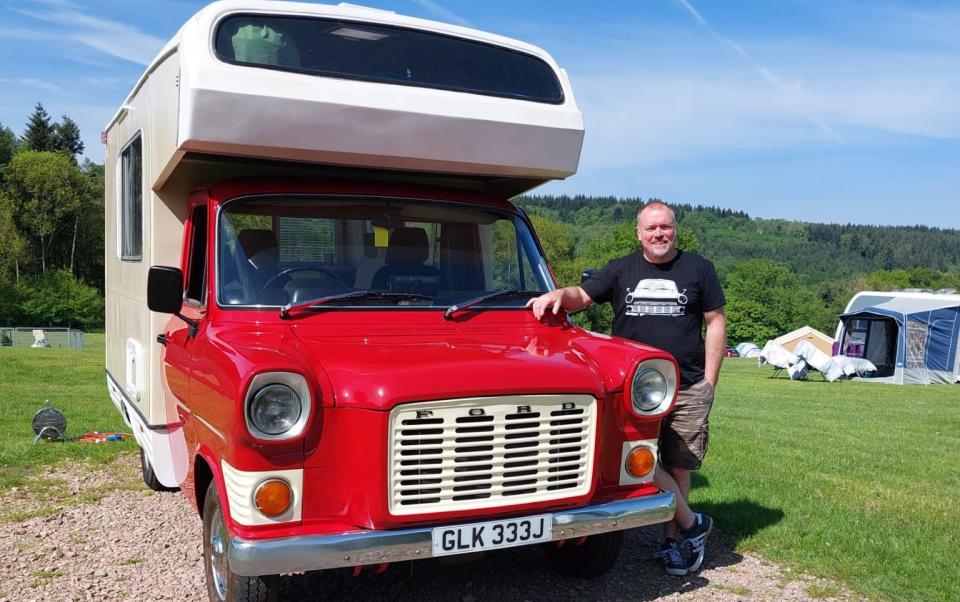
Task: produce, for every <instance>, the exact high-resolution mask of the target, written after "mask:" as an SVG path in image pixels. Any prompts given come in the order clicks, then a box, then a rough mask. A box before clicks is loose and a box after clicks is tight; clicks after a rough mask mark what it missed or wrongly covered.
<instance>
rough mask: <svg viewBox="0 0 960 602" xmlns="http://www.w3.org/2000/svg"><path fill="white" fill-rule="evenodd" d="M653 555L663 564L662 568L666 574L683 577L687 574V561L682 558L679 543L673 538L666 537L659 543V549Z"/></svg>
mask: <svg viewBox="0 0 960 602" xmlns="http://www.w3.org/2000/svg"><path fill="white" fill-rule="evenodd" d="M653 557H654V558H656V559H657V560H659V561H660V563H661V564H663V568H664V570H665V571H666V572H667V574H668V575H673V576H674V577H683V576H684V575H686V574H687V562H686V561H685V560H684V559H683V554H681V553H680V544H678V543H677V541H676V540H675V539H667V540H666V541H664V542H663V543H662V544H660V549H659V550H658V551H657V553H656V554H654V555H653Z"/></svg>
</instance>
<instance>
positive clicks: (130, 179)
mask: <svg viewBox="0 0 960 602" xmlns="http://www.w3.org/2000/svg"><path fill="white" fill-rule="evenodd" d="M119 189H120V259H121V260H123V261H140V260H142V259H143V146H142V138H141V137H140V135H139V134H137V137H136V138H134V140H133V141H132V142H131V143H130V144H128V145H127V147H126V148H125V149H123V152H121V153H120V186H119Z"/></svg>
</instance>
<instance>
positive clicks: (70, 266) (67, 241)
mask: <svg viewBox="0 0 960 602" xmlns="http://www.w3.org/2000/svg"><path fill="white" fill-rule="evenodd" d="M82 153H83V142H82V141H81V140H80V128H79V127H78V126H77V124H76V122H74V121H73V120H72V119H70V117H68V116H66V115H64V116H63V117H62V118H61V120H60V121H59V122H53V121H52V120H51V118H50V116H49V115H48V114H47V112H46V111H45V110H44V108H43V106H42V105H41V104H39V103H37V106H36V109H35V110H34V112H33V114H32V115H31V116H30V117H29V120H28V122H27V125H26V128H25V130H24V134H23V136H21V137H18V136H17V135H16V134H15V133H14V132H13V131H12V130H11V129H10V128H8V127H5V126H4V125H3V124H0V241H2V242H0V326H14V325H17V326H73V327H79V328H87V329H89V328H100V327H102V325H103V308H104V304H103V166H102V165H99V164H96V163H92V162H90V161H84V162H83V163H82V164H79V163H78V160H77V159H78V157H79V156H80V155H81V154H82Z"/></svg>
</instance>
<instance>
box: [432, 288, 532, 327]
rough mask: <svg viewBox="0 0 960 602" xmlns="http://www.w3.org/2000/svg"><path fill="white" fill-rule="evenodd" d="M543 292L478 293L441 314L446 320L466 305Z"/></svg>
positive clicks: (529, 295) (530, 295) (465, 307)
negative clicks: (478, 294)
mask: <svg viewBox="0 0 960 602" xmlns="http://www.w3.org/2000/svg"><path fill="white" fill-rule="evenodd" d="M542 294H543V291H515V290H508V291H494V292H492V293H487V294H486V295H480V296H479V297H474V298H473V299H468V300H466V301H464V302H463V303H459V304H457V305H451V306H450V307H448V308H447V311H446V312H445V313H444V314H443V317H444V318H446V319H447V320H452V319H453V316H454V315H456V313H457V312H458V311H463V310H465V309H467V308H468V307H473V306H474V305H479V304H481V303H486V302H487V301H493V300H495V299H503V298H506V297H539V296H540V295H542Z"/></svg>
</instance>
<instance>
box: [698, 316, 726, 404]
mask: <svg viewBox="0 0 960 602" xmlns="http://www.w3.org/2000/svg"><path fill="white" fill-rule="evenodd" d="M703 321H704V322H705V323H706V325H707V336H706V337H704V341H703V344H704V347H705V348H706V349H705V350H706V358H705V359H704V378H706V379H707V380H708V381H710V384H711V385H713V386H714V387H716V386H717V380H718V379H719V378H720V363H721V362H723V351H724V346H725V345H726V342H727V319H726V317H724V315H723V308H722V307H721V308H720V309H715V310H713V311H708V312H705V313H704V314H703Z"/></svg>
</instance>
